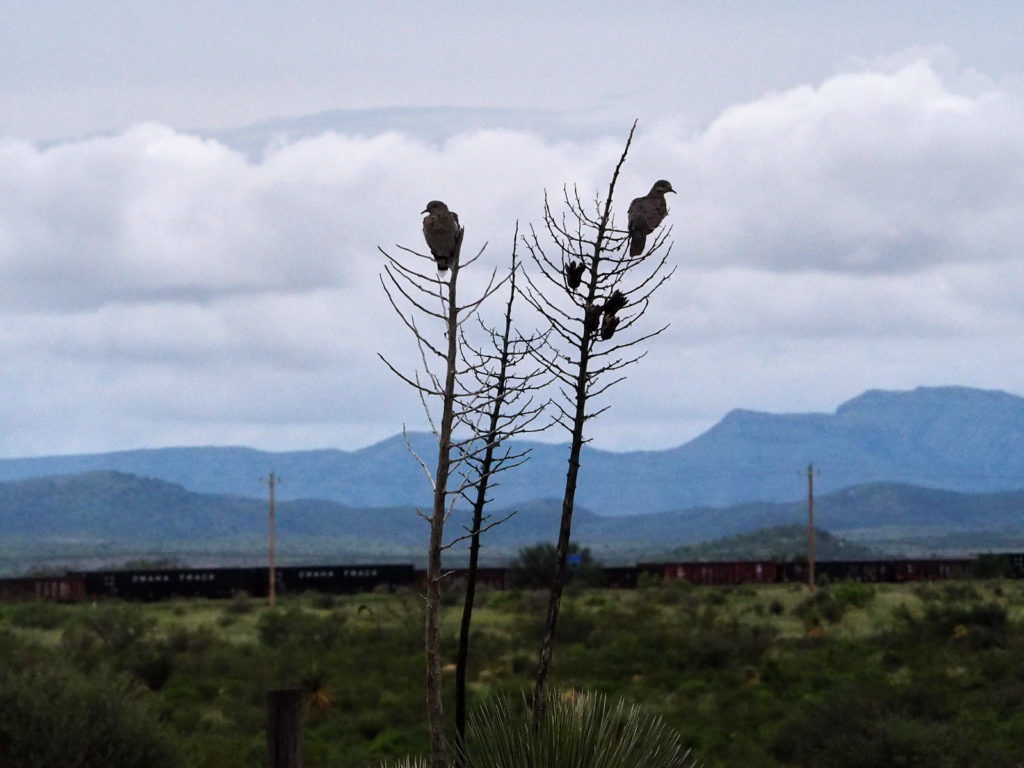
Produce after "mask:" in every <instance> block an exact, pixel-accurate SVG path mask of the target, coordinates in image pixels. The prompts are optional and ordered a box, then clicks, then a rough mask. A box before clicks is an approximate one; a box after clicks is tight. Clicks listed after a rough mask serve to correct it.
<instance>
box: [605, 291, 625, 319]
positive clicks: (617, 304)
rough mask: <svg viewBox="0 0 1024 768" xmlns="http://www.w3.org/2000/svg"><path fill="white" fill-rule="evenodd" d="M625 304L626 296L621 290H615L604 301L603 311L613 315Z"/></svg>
mask: <svg viewBox="0 0 1024 768" xmlns="http://www.w3.org/2000/svg"><path fill="white" fill-rule="evenodd" d="M624 306H626V296H625V294H623V293H622V291H615V292H613V293H612V295H611V296H610V297H609V298H608V301H606V302H605V303H604V312H605V314H608V315H614V314H615V313H616V312H618V311H619V310H620V309H622V308H623V307H624Z"/></svg>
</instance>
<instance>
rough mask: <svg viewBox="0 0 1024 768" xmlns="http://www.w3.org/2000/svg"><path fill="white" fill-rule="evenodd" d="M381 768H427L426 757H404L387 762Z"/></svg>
mask: <svg viewBox="0 0 1024 768" xmlns="http://www.w3.org/2000/svg"><path fill="white" fill-rule="evenodd" d="M380 768H427V759H426V758H425V757H403V758H400V759H397V760H385V761H384V762H383V763H381V764H380Z"/></svg>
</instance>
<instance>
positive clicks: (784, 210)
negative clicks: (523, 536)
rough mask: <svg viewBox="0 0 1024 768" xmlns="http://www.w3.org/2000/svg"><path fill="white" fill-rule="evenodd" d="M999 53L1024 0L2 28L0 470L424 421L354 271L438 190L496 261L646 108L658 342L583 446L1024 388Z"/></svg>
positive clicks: (598, 184) (1018, 256)
mask: <svg viewBox="0 0 1024 768" xmlns="http://www.w3.org/2000/svg"><path fill="white" fill-rule="evenodd" d="M1021 39H1024V10H1022V9H1021V6H1020V4H1019V3H1018V2H1016V1H1013V2H1004V3H1001V2H986V3H974V4H965V3H962V2H942V0H920V1H919V2H910V1H909V0H903V1H896V2H886V3H881V2H879V3H867V2H852V1H851V2H844V1H842V0H835V1H833V2H828V3H807V2H796V1H795V0H794V1H793V2H781V1H773V0H766V1H762V2H729V1H728V0H723V1H722V2H715V3H706V2H700V3H698V2H679V1H678V0H677V1H676V2H664V3H661V2H647V3H645V2H632V3H628V4H627V3H612V2H608V3H594V2H565V3H559V4H554V3H551V4H549V3H532V2H523V3H519V4H507V3H490V2H479V3H475V4H466V3H450V2H445V1H444V0H439V1H438V2H434V3H432V4H429V5H428V4H425V3H417V4H413V3H402V2H385V1H383V0H382V1H380V2H373V3H370V2H365V3H364V2H349V3H338V2H326V1H325V2H318V1H315V0H309V1H307V2H300V3H280V2H270V1H267V2H261V1H260V0H252V1H251V2H234V1H232V0H224V2H219V3H209V2H199V1H196V2H190V1H188V0H161V2H149V1H148V0H136V1H135V2H133V3H128V4H126V3H121V2H112V1H111V2H100V1H98V0H97V1H90V0H84V1H83V2H80V3H66V2H63V1H61V2H46V1H45V0H34V1H33V2H21V1H20V0H12V2H7V3H4V4H3V7H2V8H0V104H2V105H3V107H2V109H0V265H2V268H3V271H4V274H3V280H2V281H0V354H2V356H3V360H4V377H3V380H4V382H5V391H4V396H3V397H2V398H0V426H2V428H0V455H3V456H25V455H40V454H53V453H71V452H86V451H88V452H92V451H105V450H116V449H124V448H137V447H158V446H167V445H229V444H233V445H250V446H253V447H258V448H265V449H269V450H291V449H302V448H318V447H339V448H347V449H348V448H357V447H361V446H363V445H367V444H369V443H371V442H374V441H376V440H378V439H382V438H384V437H387V436H389V435H391V434H394V433H395V432H397V431H399V430H400V429H401V428H402V425H403V423H404V424H407V425H408V426H409V427H410V428H423V427H424V425H425V422H424V419H423V416H422V415H421V413H420V409H419V404H418V400H417V399H416V398H415V397H414V396H413V395H412V393H410V392H408V391H407V390H406V389H405V387H404V385H402V384H401V383H400V382H398V381H397V380H396V379H395V377H394V376H393V375H392V374H391V373H390V372H389V371H388V370H387V369H386V368H385V367H384V365H383V364H382V363H381V362H380V361H379V360H378V358H377V352H383V353H385V354H387V356H388V357H389V358H390V359H392V360H394V361H396V362H397V363H399V364H402V365H408V366H410V367H411V366H413V365H414V364H415V363H416V359H417V358H416V354H415V348H414V346H413V344H412V342H411V340H410V339H409V337H408V336H407V334H406V333H405V332H404V330H403V328H402V327H401V325H400V323H399V321H398V319H397V318H396V317H395V316H394V315H393V313H392V312H391V310H390V308H389V307H388V306H387V305H386V302H385V300H384V295H383V292H382V289H381V287H380V283H379V279H378V275H379V273H380V271H381V268H382V257H381V255H380V253H379V252H378V251H377V247H378V246H383V247H384V248H386V249H388V250H390V251H394V250H395V245H396V244H398V245H407V246H411V247H414V248H417V247H420V243H421V236H420V232H419V227H420V223H419V222H420V216H419V211H421V210H422V209H423V206H424V204H425V203H426V201H427V200H430V199H433V198H441V199H444V200H446V201H448V202H449V203H450V204H451V206H452V208H453V209H455V210H457V211H458V212H459V214H460V216H461V218H462V220H463V222H464V223H465V224H466V225H467V243H468V244H469V246H470V247H474V248H478V247H480V246H482V245H483V244H484V243H485V242H487V243H488V246H487V249H486V250H485V252H484V257H483V259H482V264H481V268H486V267H487V266H488V265H490V266H503V265H504V264H506V262H507V258H508V253H509V249H510V247H511V244H512V238H513V232H514V228H515V223H516V221H517V220H518V221H520V222H521V223H523V224H524V225H525V224H526V223H528V222H539V220H540V213H541V208H542V202H543V195H544V191H545V189H547V190H553V191H556V192H557V191H558V190H560V189H561V187H562V185H563V184H565V183H570V184H576V185H577V186H578V188H579V189H580V190H581V191H582V192H583V193H584V194H585V196H593V194H594V193H595V192H597V191H598V190H601V191H603V190H605V189H606V188H607V183H608V180H609V177H610V173H611V170H612V168H613V167H614V164H615V161H616V160H617V158H618V156H619V154H620V152H621V149H622V144H623V141H624V139H625V137H626V135H627V133H628V130H629V127H630V125H631V124H632V122H633V120H634V119H637V120H639V127H638V130H637V135H636V138H635V141H634V145H633V149H632V152H631V154H630V157H629V159H628V161H627V165H626V168H625V170H624V173H623V176H622V177H621V179H620V187H619V189H620V196H619V198H618V202H619V204H620V205H621V206H622V207H624V206H625V205H627V204H628V200H629V198H631V197H634V196H636V195H639V194H642V193H644V192H646V191H647V189H648V188H649V187H650V185H651V183H652V182H653V181H654V180H655V179H657V178H667V179H669V180H670V181H671V182H672V183H673V184H674V186H675V188H676V189H677V190H678V195H677V196H676V197H672V198H671V200H670V205H671V212H670V216H669V219H668V222H669V223H670V224H671V226H672V232H671V239H672V240H673V241H674V245H673V248H672V252H671V258H672V261H673V263H674V264H675V265H676V266H677V270H676V273H675V275H674V276H673V278H672V280H671V282H670V283H669V284H668V285H667V286H666V287H665V288H664V289H663V290H662V292H661V293H660V294H659V295H658V296H657V297H656V300H655V306H654V308H653V309H652V311H651V316H652V322H654V321H655V320H657V321H658V322H660V321H662V320H667V321H668V322H670V323H671V326H670V328H669V329H668V330H667V331H666V332H665V333H664V334H663V335H662V336H661V337H659V338H658V339H657V340H656V341H655V342H654V343H653V344H651V345H650V353H649V355H648V356H647V358H646V359H645V360H643V361H642V363H641V364H640V365H639V366H638V367H636V368H635V369H634V370H633V371H632V372H631V374H630V378H629V380H628V381H626V382H624V383H623V384H621V385H619V386H618V387H617V388H616V389H614V390H613V391H612V393H611V394H610V395H609V397H608V400H607V403H606V404H607V405H610V406H611V409H610V410H609V411H608V412H606V413H605V414H603V415H602V417H601V419H600V420H599V421H598V422H596V423H595V424H594V428H593V430H592V433H591V434H592V436H593V437H594V441H595V444H596V445H598V446H600V447H604V448H609V449H616V450H618V449H634V448H661V447H668V446H672V445H678V444H680V443H683V442H685V441H687V440H689V439H691V438H692V437H694V436H696V435H697V434H699V433H700V432H702V431H703V430H705V429H707V428H708V427H710V426H711V425H713V424H714V423H715V422H716V421H717V420H718V419H720V418H721V417H722V416H723V415H724V414H725V413H726V412H728V411H729V410H731V409H732V408H737V407H740V408H749V409H757V410H768V411H775V412H793V411H831V410H833V409H834V408H835V407H836V406H837V405H839V404H840V403H842V402H843V401H845V400H847V399H849V398H851V397H853V396H855V395H857V394H859V393H860V392H862V391H863V390H865V389H870V388H885V389H910V388H913V387H916V386H919V385H942V384H960V385H969V386H976V387H984V388H991V389H1003V390H1007V391H1010V392H1013V393H1017V394H1024V365H1022V364H1021V356H1022V354H1024V302H1022V300H1021V296H1022V294H1024V258H1022V256H1024V253H1022V251H1024V46H1021V44H1020V41H1021ZM524 314H525V310H524ZM529 320H530V319H529V318H528V317H524V318H523V322H524V323H528V322H529ZM547 439H550V440H556V439H562V436H561V435H559V434H552V435H549V436H548V437H547Z"/></svg>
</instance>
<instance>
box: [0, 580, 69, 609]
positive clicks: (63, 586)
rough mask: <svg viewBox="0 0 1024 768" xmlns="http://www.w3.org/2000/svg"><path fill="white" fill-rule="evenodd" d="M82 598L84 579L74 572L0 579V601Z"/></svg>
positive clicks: (57, 600)
mask: <svg viewBox="0 0 1024 768" xmlns="http://www.w3.org/2000/svg"><path fill="white" fill-rule="evenodd" d="M84 599H85V579H83V578H82V577H81V576H79V575H76V574H67V575H64V576H24V577H21V578H17V579H0V602H10V601H14V600H53V601H55V602H58V603H74V602H77V601H79V600H84Z"/></svg>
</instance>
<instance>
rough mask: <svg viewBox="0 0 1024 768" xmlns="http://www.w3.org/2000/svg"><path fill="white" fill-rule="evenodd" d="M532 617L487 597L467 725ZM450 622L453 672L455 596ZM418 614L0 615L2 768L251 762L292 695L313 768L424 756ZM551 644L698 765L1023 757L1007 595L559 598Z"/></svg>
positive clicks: (1022, 591)
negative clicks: (271, 700)
mask: <svg viewBox="0 0 1024 768" xmlns="http://www.w3.org/2000/svg"><path fill="white" fill-rule="evenodd" d="M546 602H547V595H546V593H545V592H544V591H543V590H530V589H513V590H510V591H504V592H501V591H491V590H489V589H481V590H480V591H479V592H478V595H477V609H476V612H475V614H474V622H473V627H472V633H473V647H474V653H473V654H472V658H471V660H470V668H469V670H468V680H469V691H468V693H469V710H470V713H471V717H473V716H474V715H473V713H474V712H478V711H484V712H486V711H487V709H486V708H488V707H490V708H491V709H494V710H495V711H499V710H500V708H501V707H506V708H512V709H514V708H515V707H516V706H518V705H519V704H520V703H522V702H524V697H526V696H528V695H529V689H530V687H531V684H532V675H533V673H534V665H535V662H536V658H535V653H536V639H537V637H538V636H539V634H540V633H541V631H542V624H543V618H544V609H545V606H546ZM442 604H443V611H442V626H441V636H442V642H443V643H444V645H445V652H446V653H445V655H446V656H448V657H449V658H450V657H452V656H453V653H454V648H455V643H456V642H457V637H458V628H459V619H460V615H461V592H460V591H459V590H457V589H455V588H447V589H446V590H445V591H444V593H443V595H442ZM422 617H423V602H422V598H421V597H420V596H419V595H418V594H416V593H414V592H400V593H396V594H372V595H353V596H333V595H313V594H310V595H302V596H290V597H287V596H286V597H285V598H284V599H281V600H280V601H279V605H278V607H277V608H276V609H275V610H270V609H268V608H267V606H266V605H265V603H264V602H262V601H256V600H251V599H245V598H241V599H237V600H233V601H223V602H215V601H207V600H189V601H172V602H167V603H157V604H151V605H139V604H127V603H118V602H103V603H99V604H80V605H67V606H58V605H53V604H49V603H20V604H6V605H0V764H3V765H16V766H21V767H23V768H32V767H33V766H44V765H69V766H92V765H104V766H143V765H146V766H168V768H170V767H171V766H183V765H189V766H209V767H210V768H214V767H215V766H216V768H232V767H233V766H239V768H241V766H247V767H248V766H252V765H260V764H262V763H263V761H264V760H265V749H266V747H265V735H264V716H265V715H264V702H265V693H266V691H267V690H270V689H274V688H281V687H301V688H302V689H303V690H304V691H305V700H306V704H305V712H304V739H303V756H304V764H305V765H306V766H308V767H309V768H321V767H323V768H327V767H328V766H332V767H333V766H337V767H339V768H344V767H346V766H376V765H379V764H380V763H381V762H382V761H389V762H390V763H392V764H396V763H397V762H399V761H401V760H403V759H404V757H405V756H407V755H414V756H416V755H425V754H426V752H427V730H426V724H425V722H424V718H423V685H424V682H423V675H422V669H423V643H422V626H423V624H422ZM559 636H560V641H559V642H560V646H559V648H560V650H559V654H558V657H557V659H556V661H555V664H554V665H553V667H552V679H551V683H552V695H553V696H558V697H564V698H565V700H566V701H571V700H572V699H573V697H574V696H577V695H578V694H577V693H576V692H578V691H586V692H587V695H597V696H601V695H604V696H606V697H608V703H607V704H605V703H601V706H602V707H605V706H606V707H608V708H609V711H611V709H614V707H617V706H619V704H618V703H617V702H619V701H625V702H627V703H628V705H632V704H638V705H640V708H641V710H642V712H643V713H644V715H645V716H658V717H660V718H661V720H662V722H663V723H664V724H665V725H666V726H667V727H669V728H670V729H672V731H674V732H675V733H677V734H678V735H679V737H680V746H681V748H682V749H683V750H687V749H688V750H691V754H692V756H693V757H695V758H696V759H699V760H700V762H701V763H702V764H703V765H705V766H709V767H713V766H732V767H733V768H740V767H743V768H751V767H756V766H765V767H769V766H771V767H775V766H809V767H813V768H826V767H833V766H834V767H838V766H878V765H905V766H918V765H920V766H930V767H934V766H938V767H939V768H942V767H943V766H951V767H952V766H964V765H971V766H981V767H982V768H984V767H987V766H992V767H997V766H998V767H999V768H1010V767H1011V766H1016V765H1017V764H1019V763H1020V762H1021V761H1022V760H1024V717H1021V714H1022V713H1024V584H1022V583H1019V582H1012V581H1002V580H991V581H957V582H946V583H940V584H912V585H911V584H905V585H865V584H854V583H834V584H831V585H828V586H826V587H824V588H819V589H818V590H817V591H816V592H815V593H814V594H813V595H810V594H808V592H807V591H806V588H804V587H801V586H797V585H777V586H766V587H735V588H694V587H691V586H689V585H687V584H685V583H674V584H661V583H657V582H653V581H652V582H649V583H645V584H644V585H642V586H641V587H640V588H638V589H636V590H629V591H610V590H594V589H589V588H584V587H582V586H580V585H578V584H574V583H570V584H569V586H568V587H567V591H566V596H565V600H564V602H563V606H562V615H561V618H560V622H559ZM443 674H444V675H453V674H454V670H453V669H452V668H448V667H446V668H445V669H444V670H443ZM481 707H484V709H483V710H481V709H480V708H481ZM446 711H449V709H448V708H446ZM48 734H49V735H48ZM52 734H59V735H60V738H59V739H55V738H53V737H52ZM470 739H471V742H470V743H471V744H472V733H471V735H470ZM44 746H45V750H44V749H43V747H44Z"/></svg>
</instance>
